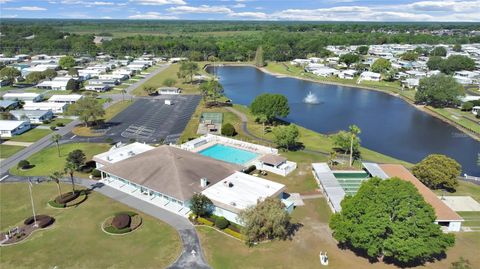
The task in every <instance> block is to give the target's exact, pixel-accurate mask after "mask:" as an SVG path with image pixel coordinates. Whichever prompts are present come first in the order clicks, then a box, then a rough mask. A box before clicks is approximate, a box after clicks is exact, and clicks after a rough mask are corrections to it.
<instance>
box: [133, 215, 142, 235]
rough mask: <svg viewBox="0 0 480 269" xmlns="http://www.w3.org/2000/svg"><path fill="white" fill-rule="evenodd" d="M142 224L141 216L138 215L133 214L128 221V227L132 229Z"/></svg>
mask: <svg viewBox="0 0 480 269" xmlns="http://www.w3.org/2000/svg"><path fill="white" fill-rule="evenodd" d="M141 224H142V217H140V215H138V214H137V215H134V216H133V217H132V221H131V222H130V229H131V230H132V231H133V230H135V229H137V228H138V227H139V226H140V225H141Z"/></svg>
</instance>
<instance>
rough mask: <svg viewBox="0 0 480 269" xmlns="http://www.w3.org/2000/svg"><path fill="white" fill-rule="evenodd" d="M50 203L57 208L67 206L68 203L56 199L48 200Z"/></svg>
mask: <svg viewBox="0 0 480 269" xmlns="http://www.w3.org/2000/svg"><path fill="white" fill-rule="evenodd" d="M48 204H49V205H50V206H51V207H55V208H65V207H66V206H67V204H59V203H57V201H55V200H51V201H48Z"/></svg>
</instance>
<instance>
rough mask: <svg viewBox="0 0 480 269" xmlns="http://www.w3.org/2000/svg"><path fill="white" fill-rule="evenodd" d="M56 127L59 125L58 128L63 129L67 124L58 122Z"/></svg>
mask: <svg viewBox="0 0 480 269" xmlns="http://www.w3.org/2000/svg"><path fill="white" fill-rule="evenodd" d="M56 125H57V127H63V126H65V124H64V123H63V122H57V124H56Z"/></svg>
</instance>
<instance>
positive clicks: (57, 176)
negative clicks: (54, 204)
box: [49, 171, 63, 196]
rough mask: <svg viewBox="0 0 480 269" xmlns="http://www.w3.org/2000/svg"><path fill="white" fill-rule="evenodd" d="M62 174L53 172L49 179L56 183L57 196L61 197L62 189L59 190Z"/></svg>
mask: <svg viewBox="0 0 480 269" xmlns="http://www.w3.org/2000/svg"><path fill="white" fill-rule="evenodd" d="M62 176H63V173H62V172H58V171H55V172H53V173H52V174H51V175H50V176H49V177H50V179H51V180H53V181H55V183H57V188H58V195H60V196H62V189H61V188H60V179H61V178H62Z"/></svg>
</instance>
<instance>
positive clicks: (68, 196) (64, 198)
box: [55, 191, 80, 204]
mask: <svg viewBox="0 0 480 269" xmlns="http://www.w3.org/2000/svg"><path fill="white" fill-rule="evenodd" d="M78 196H80V192H77V191H76V192H68V193H64V194H62V195H60V196H57V197H56V198H55V202H56V203H58V204H66V203H68V202H71V201H73V200H75V199H77V198H78Z"/></svg>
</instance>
